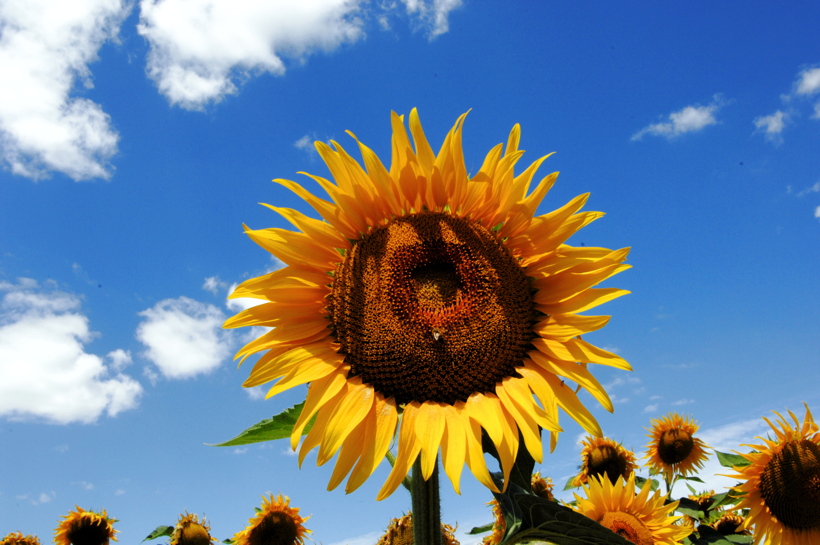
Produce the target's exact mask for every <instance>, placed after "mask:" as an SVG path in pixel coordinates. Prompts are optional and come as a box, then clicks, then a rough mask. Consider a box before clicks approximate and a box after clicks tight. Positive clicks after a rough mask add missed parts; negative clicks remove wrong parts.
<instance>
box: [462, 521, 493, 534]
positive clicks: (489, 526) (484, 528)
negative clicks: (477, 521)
mask: <svg viewBox="0 0 820 545" xmlns="http://www.w3.org/2000/svg"><path fill="white" fill-rule="evenodd" d="M492 529H493V523H492V522H491V523H489V524H485V525H484V526H476V527H475V528H473V529H472V530H470V531H469V532H467V535H471V536H474V535H476V534H484V533H487V532H489V531H490V530H492Z"/></svg>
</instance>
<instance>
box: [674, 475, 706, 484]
mask: <svg viewBox="0 0 820 545" xmlns="http://www.w3.org/2000/svg"><path fill="white" fill-rule="evenodd" d="M678 478H679V479H683V480H686V481H694V482H696V483H701V484H706V483H705V482H703V479H701V478H700V477H695V476H694V475H693V476H691V477H684V476H683V475H681V476H680V477H678Z"/></svg>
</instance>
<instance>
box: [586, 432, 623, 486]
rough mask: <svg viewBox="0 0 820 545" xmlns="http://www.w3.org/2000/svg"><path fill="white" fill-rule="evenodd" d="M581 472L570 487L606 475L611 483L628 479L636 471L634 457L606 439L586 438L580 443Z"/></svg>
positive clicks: (620, 446) (617, 444) (618, 444)
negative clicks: (592, 477) (619, 479)
mask: <svg viewBox="0 0 820 545" xmlns="http://www.w3.org/2000/svg"><path fill="white" fill-rule="evenodd" d="M581 444H582V445H584V448H583V449H582V450H581V472H580V473H579V474H578V475H577V476H576V477H575V478H574V479H573V480H572V486H581V485H582V484H586V483H587V482H588V481H589V478H590V477H591V476H593V475H606V476H607V477H609V480H610V481H612V482H613V483H614V482H615V481H617V480H618V477H623V478H624V479H626V478H628V477H629V476H630V475H631V474H632V473H633V472H634V471H635V469H637V465H636V464H635V455H634V454H633V453H632V451H630V450H627V449H625V448H624V447H623V446H622V445H621V444H620V443H617V442H615V441H613V440H612V439H608V438H606V437H586V438H585V439H583V440H582V441H581Z"/></svg>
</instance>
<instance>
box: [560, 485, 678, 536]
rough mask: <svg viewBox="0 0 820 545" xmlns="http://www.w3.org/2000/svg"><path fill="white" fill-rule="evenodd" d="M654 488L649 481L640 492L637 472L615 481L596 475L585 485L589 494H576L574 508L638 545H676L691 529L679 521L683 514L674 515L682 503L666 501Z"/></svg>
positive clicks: (586, 492)
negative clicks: (636, 481)
mask: <svg viewBox="0 0 820 545" xmlns="http://www.w3.org/2000/svg"><path fill="white" fill-rule="evenodd" d="M651 488H652V483H651V481H649V480H647V481H646V482H645V483H644V485H643V487H642V488H641V491H640V492H639V493H638V494H637V495H636V494H635V474H634V473H633V474H632V475H630V476H629V478H628V479H624V478H623V477H619V478H618V480H617V481H616V482H615V483H612V482H611V481H610V480H609V479H608V478H605V477H603V476H593V477H590V478H589V482H588V483H587V484H586V485H583V486H582V491H583V492H584V493H585V494H586V497H581V496H579V495H578V494H574V496H575V499H576V501H577V503H576V505H575V507H574V509H575V510H576V511H578V512H579V513H581V514H582V515H584V516H586V517H588V518H591V519H592V520H594V521H596V522H598V524H600V525H601V526H606V527H607V528H609V529H610V530H612V531H613V532H615V533H616V534H618V535H620V536H621V537H623V538H625V539H627V540H629V541H630V542H632V543H634V544H635V545H676V544H677V543H679V542H680V540H682V539H683V538H684V537H686V536H687V535H689V533H690V529H689V528H686V527H685V526H680V525H678V524H676V521H677V520H678V519H680V517H677V516H670V513H672V512H673V511H674V510H675V509H676V508H677V507H678V502H672V503H669V504H666V503H665V501H666V498H665V497H664V496H662V495H661V493H660V491H655V492H654V493H652V494H651V495H650V491H651Z"/></svg>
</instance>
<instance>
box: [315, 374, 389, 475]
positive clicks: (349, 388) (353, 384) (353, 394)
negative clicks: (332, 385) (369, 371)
mask: <svg viewBox="0 0 820 545" xmlns="http://www.w3.org/2000/svg"><path fill="white" fill-rule="evenodd" d="M345 389H346V393H345V396H344V397H343V398H342V399H341V401H339V403H338V404H337V405H336V407H335V408H334V409H333V415H332V416H331V417H330V421H329V422H328V427H327V431H325V435H324V437H323V438H322V446H321V447H320V448H319V456H318V460H319V461H320V465H321V464H322V463H324V461H325V460H328V459H330V458H332V457H333V455H334V454H336V451H337V450H338V449H339V447H341V446H342V442H344V440H345V439H346V438H347V436H348V434H349V433H351V432H352V431H353V430H354V429H355V428H356V426H358V425H359V423H360V422H361V421H362V420H363V419H364V417H365V416H366V415H367V413H368V412H369V411H370V409H371V408H372V407H373V399H374V397H375V395H376V392H375V391H374V390H373V387H372V386H370V385H368V384H363V383H362V380H361V378H360V377H353V378H348V379H347V383H346V384H345ZM360 446H361V445H360ZM346 474H347V473H345V475H346Z"/></svg>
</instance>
